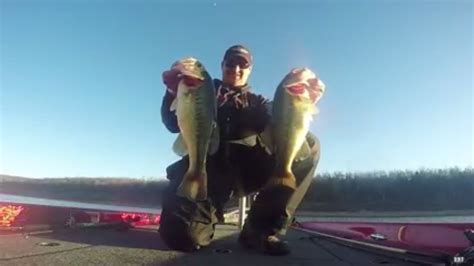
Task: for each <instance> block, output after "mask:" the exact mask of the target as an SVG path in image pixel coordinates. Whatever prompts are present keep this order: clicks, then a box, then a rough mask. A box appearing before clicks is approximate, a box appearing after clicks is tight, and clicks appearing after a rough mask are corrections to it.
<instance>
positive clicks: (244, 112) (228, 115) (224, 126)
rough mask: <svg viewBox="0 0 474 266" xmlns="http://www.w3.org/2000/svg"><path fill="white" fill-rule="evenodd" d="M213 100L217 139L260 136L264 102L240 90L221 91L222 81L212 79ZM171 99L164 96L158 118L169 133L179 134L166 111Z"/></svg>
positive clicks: (265, 120)
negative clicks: (215, 112)
mask: <svg viewBox="0 0 474 266" xmlns="http://www.w3.org/2000/svg"><path fill="white" fill-rule="evenodd" d="M214 86H215V89H216V97H217V105H218V111H217V124H218V126H219V129H220V139H221V141H225V140H236V139H241V138H244V137H247V136H249V135H252V134H255V133H261V132H262V131H263V130H264V129H265V126H266V125H267V124H268V123H269V121H270V113H269V112H268V110H267V107H266V104H267V103H268V100H267V99H265V98H264V97H263V96H261V95H257V94H254V93H252V92H251V91H250V86H244V87H243V88H241V89H240V90H239V91H238V90H235V89H232V88H229V87H225V86H223V84H222V81H220V80H218V79H215V80H214ZM173 99H174V97H173V96H172V95H171V94H170V93H168V92H166V94H165V96H164V97H163V103H162V105H161V118H162V120H163V123H164V124H165V126H166V128H167V129H168V130H169V131H171V132H172V133H178V132H179V126H178V121H177V117H176V113H175V111H170V106H171V103H172V102H173Z"/></svg>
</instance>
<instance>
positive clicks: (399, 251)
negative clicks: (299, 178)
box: [293, 227, 408, 253]
mask: <svg viewBox="0 0 474 266" xmlns="http://www.w3.org/2000/svg"><path fill="white" fill-rule="evenodd" d="M293 228H294V229H296V230H299V231H303V232H306V233H310V234H314V235H318V236H324V237H327V238H332V239H336V240H340V241H344V242H349V243H354V244H358V245H364V246H368V247H373V248H377V249H382V250H386V251H391V252H397V253H408V251H407V250H405V249H401V248H392V247H386V246H380V245H375V244H371V243H367V242H362V241H357V240H353V239H347V238H343V237H338V236H333V235H329V234H325V233H320V232H315V231H312V230H308V229H304V228H301V227H293Z"/></svg>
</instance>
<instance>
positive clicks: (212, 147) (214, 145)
mask: <svg viewBox="0 0 474 266" xmlns="http://www.w3.org/2000/svg"><path fill="white" fill-rule="evenodd" d="M219 141H220V139H219V127H218V126H217V124H216V123H214V125H213V128H212V133H211V139H210V141H209V150H208V153H209V154H211V155H212V154H214V153H216V152H217V150H218V149H219Z"/></svg>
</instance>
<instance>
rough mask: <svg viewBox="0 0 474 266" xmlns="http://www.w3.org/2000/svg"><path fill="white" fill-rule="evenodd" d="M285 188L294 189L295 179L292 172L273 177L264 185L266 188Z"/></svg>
mask: <svg viewBox="0 0 474 266" xmlns="http://www.w3.org/2000/svg"><path fill="white" fill-rule="evenodd" d="M277 186H285V187H289V188H292V189H296V178H295V175H294V174H293V173H292V172H284V173H281V174H276V175H273V176H272V177H271V178H270V180H268V182H267V184H266V186H265V187H266V188H271V187H277Z"/></svg>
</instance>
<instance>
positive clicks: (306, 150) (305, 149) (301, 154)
mask: <svg viewBox="0 0 474 266" xmlns="http://www.w3.org/2000/svg"><path fill="white" fill-rule="evenodd" d="M310 155H311V148H310V147H309V144H308V142H307V141H306V140H305V141H304V142H303V145H301V148H300V149H299V150H298V153H296V156H295V159H294V161H295V162H299V161H303V160H304V159H306V158H308V157H309V156H310Z"/></svg>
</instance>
